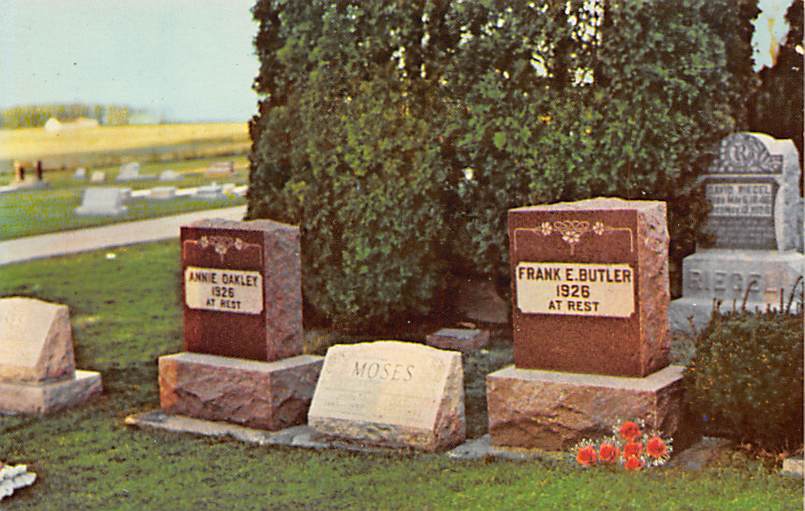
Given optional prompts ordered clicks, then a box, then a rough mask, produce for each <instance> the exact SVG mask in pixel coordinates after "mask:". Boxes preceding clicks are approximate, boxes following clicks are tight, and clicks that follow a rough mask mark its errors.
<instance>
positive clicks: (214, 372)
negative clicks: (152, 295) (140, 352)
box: [159, 352, 323, 431]
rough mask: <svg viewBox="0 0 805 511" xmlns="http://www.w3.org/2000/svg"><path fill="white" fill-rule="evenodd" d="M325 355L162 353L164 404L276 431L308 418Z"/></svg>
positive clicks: (171, 410) (184, 411) (189, 413)
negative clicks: (265, 358)
mask: <svg viewBox="0 0 805 511" xmlns="http://www.w3.org/2000/svg"><path fill="white" fill-rule="evenodd" d="M322 360H323V359H322V357H317V356H313V355H299V356H296V357H291V358H285V359H282V360H277V361H274V362H259V361H256V360H246V359H239V358H231V357H220V356H217V355H207V354H202V353H187V352H182V353H176V354H173V355H166V356H163V357H160V358H159V398H160V404H161V407H162V410H164V411H165V412H166V413H170V414H178V415H187V416H190V417H196V418H199V419H207V420H213V421H226V422H233V423H237V424H242V425H244V426H248V427H252V428H259V429H267V430H271V431H276V430H279V429H283V428H287V427H290V426H295V425H298V424H304V423H305V420H306V418H307V411H308V408H309V406H310V401H311V399H312V398H313V391H314V390H315V387H316V381H317V380H318V377H319V372H320V371H321V366H322Z"/></svg>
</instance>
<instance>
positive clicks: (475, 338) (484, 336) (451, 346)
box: [425, 328, 489, 353]
mask: <svg viewBox="0 0 805 511" xmlns="http://www.w3.org/2000/svg"><path fill="white" fill-rule="evenodd" d="M425 340H426V342H427V343H428V346H433V347H434V348H439V349H443V350H454V351H460V352H462V353H472V352H473V351H477V350H479V349H481V348H483V347H484V346H486V344H487V343H488V342H489V330H478V329H471V328H442V329H441V330H438V331H436V332H434V333H432V334H430V335H428V336H427V337H426V338H425Z"/></svg>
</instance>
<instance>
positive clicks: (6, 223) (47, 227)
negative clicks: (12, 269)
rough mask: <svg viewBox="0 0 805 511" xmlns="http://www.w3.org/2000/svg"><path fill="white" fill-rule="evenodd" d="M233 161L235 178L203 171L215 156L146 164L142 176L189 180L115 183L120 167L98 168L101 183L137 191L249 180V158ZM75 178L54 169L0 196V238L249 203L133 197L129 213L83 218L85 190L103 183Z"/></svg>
mask: <svg viewBox="0 0 805 511" xmlns="http://www.w3.org/2000/svg"><path fill="white" fill-rule="evenodd" d="M231 159H232V160H233V161H234V162H235V169H236V172H235V175H234V176H232V177H228V178H226V179H221V178H220V177H207V176H205V175H204V170H205V169H206V168H207V167H209V165H210V163H212V162H213V161H217V160H218V159H215V158H213V159H205V160H189V161H181V162H171V163H150V164H144V165H143V166H142V168H141V169H140V174H141V175H147V174H153V175H159V173H160V172H162V171H163V170H166V169H173V170H175V171H177V172H179V173H181V174H182V175H183V176H184V179H182V180H180V181H172V182H159V181H158V180H143V181H127V182H120V183H118V182H115V177H116V176H117V173H118V171H119V167H117V166H114V167H99V168H95V169H93V170H103V171H105V172H106V175H107V183H106V184H104V185H102V186H117V187H127V188H132V189H135V190H136V189H141V188H151V187H154V186H176V187H180V188H184V187H192V186H199V185H203V184H208V183H211V182H213V181H217V182H219V183H222V182H232V183H237V184H245V183H246V182H247V181H248V179H247V175H248V170H247V164H248V163H247V161H246V158H245V157H242V156H241V157H237V158H231ZM71 176H72V172H71V171H52V170H49V171H46V173H45V181H46V182H47V183H48V184H49V185H50V186H49V187H48V188H46V189H40V190H22V191H17V192H10V193H3V194H0V240H8V239H14V238H20V237H23V236H32V235H36V234H44V233H49V232H57V231H66V230H71V229H79V228H83V227H92V226H97V225H105V224H110V223H116V222H122V221H128V220H139V219H144V218H154V217H159V216H165V215H171V214H175V213H183V212H188V211H197V210H201V209H212V208H217V207H225V206H233V205H238V204H244V203H245V200H244V199H242V198H237V197H232V198H227V199H222V200H202V199H193V198H190V197H180V198H176V199H172V200H166V201H150V200H148V199H132V200H131V201H129V202H128V203H127V204H126V205H127V207H128V211H127V212H126V214H124V215H120V216H117V217H109V216H78V215H76V214H74V213H73V209H75V208H76V207H78V205H79V204H81V197H82V193H83V190H84V189H85V188H86V187H88V186H101V185H89V184H88V182H87V181H76V180H73V179H72V177H71Z"/></svg>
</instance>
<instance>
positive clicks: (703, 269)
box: [668, 249, 805, 333]
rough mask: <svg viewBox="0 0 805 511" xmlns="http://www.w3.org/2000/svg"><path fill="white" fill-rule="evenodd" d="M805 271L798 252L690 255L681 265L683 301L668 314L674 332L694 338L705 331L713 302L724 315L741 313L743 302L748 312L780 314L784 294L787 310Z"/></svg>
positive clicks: (676, 304) (753, 251)
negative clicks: (789, 300) (774, 312)
mask: <svg viewBox="0 0 805 511" xmlns="http://www.w3.org/2000/svg"><path fill="white" fill-rule="evenodd" d="M804 270H805V255H803V254H801V253H799V252H795V251H788V252H777V251H772V250H722V249H718V250H716V249H714V250H703V251H700V252H696V253H695V254H692V255H689V256H688V257H686V258H685V259H684V260H683V262H682V276H683V277H682V280H683V285H682V295H683V296H682V298H680V299H678V300H674V301H672V302H671V306H670V308H669V311H668V314H669V318H668V319H669V322H670V327H671V330H673V331H675V332H682V333H693V329H694V328H695V329H697V330H700V329H702V328H704V327H705V326H707V323H708V321H709V320H710V316H711V314H712V311H713V299H714V298H717V299H719V300H720V301H721V307H720V309H721V311H722V312H728V311H731V310H732V309H733V307H735V308H736V309H741V307H742V304H743V301H744V296H746V310H749V311H754V310H756V309H757V310H760V311H765V310H766V307H767V306H768V307H771V308H774V309H776V310H779V309H780V290H781V289H782V290H783V298H784V302H785V305H787V304H788V299H789V296H790V295H791V289H792V288H793V286H794V285H795V284H796V282H797V279H798V278H799V277H800V276H801V275H803V271H804ZM750 284H751V285H752V287H751V289H750V292H749V293H748V294H747V293H746V288H747V287H748V286H749V285H750ZM791 310H792V311H795V310H796V300H795V303H794V304H793V305H792V308H791ZM691 324H692V325H693V328H692V326H691Z"/></svg>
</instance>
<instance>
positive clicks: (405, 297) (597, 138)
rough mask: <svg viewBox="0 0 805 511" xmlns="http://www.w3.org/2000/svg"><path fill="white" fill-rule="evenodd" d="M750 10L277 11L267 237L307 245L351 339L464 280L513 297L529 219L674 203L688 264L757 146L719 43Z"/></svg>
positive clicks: (265, 115) (326, 308)
mask: <svg viewBox="0 0 805 511" xmlns="http://www.w3.org/2000/svg"><path fill="white" fill-rule="evenodd" d="M743 3H746V2H743ZM743 3H740V4H735V3H734V2H733V1H732V0H684V1H680V2H649V1H640V0H632V1H629V2H612V1H606V2H605V1H604V0H598V1H590V0H572V1H568V2H552V1H537V2H532V1H525V0H522V1H513V2H500V1H493V0H477V1H468V2H451V1H437V0H412V1H406V2H358V1H348V0H339V1H336V0H330V1H328V0H313V1H309V2H287V1H282V0H259V1H258V2H257V5H256V6H255V8H254V15H255V18H256V19H257V20H258V21H259V22H260V29H259V32H258V35H257V38H256V45H257V50H258V54H259V56H260V59H261V70H260V75H259V76H258V77H257V79H256V80H255V89H256V90H257V91H258V92H260V93H262V94H263V95H264V99H263V100H262V101H261V104H260V111H259V114H258V115H257V116H256V117H255V118H254V119H253V120H252V123H251V135H252V140H253V147H252V152H251V156H250V158H251V174H250V175H251V186H250V189H249V195H248V199H249V213H248V214H249V217H251V218H257V217H272V218H275V219H279V220H284V221H288V222H293V223H299V224H300V225H301V226H302V245H303V246H302V249H303V254H304V274H305V283H304V286H305V296H306V298H307V300H308V301H309V302H310V303H311V304H312V305H313V306H314V307H315V308H316V309H317V310H318V311H320V312H322V313H323V314H324V315H325V316H327V317H329V318H331V319H333V320H334V321H336V322H337V323H339V324H343V325H356V326H357V325H359V324H361V323H363V324H371V323H376V322H378V321H388V320H391V319H395V318H400V317H402V316H405V315H407V314H411V313H420V312H427V310H428V309H429V307H430V304H431V303H432V302H433V299H434V296H435V295H436V294H437V293H438V291H439V290H440V289H441V288H442V286H443V284H444V280H445V275H447V274H448V272H454V273H457V272H458V273H472V274H475V275H479V276H486V277H493V278H496V279H497V280H498V281H501V280H505V279H506V278H508V268H507V266H508V265H507V257H508V255H507V241H506V211H507V209H509V208H511V207H514V206H520V205H524V204H539V203H549V202H556V201H567V200H579V199H584V198H589V197H594V196H598V195H610V196H621V197H624V198H631V199H657V200H665V201H667V202H668V203H669V206H670V207H669V211H670V218H669V225H670V228H671V233H672V248H671V250H672V257H673V258H675V259H677V260H679V259H681V257H683V256H684V255H686V254H687V253H689V252H691V251H692V249H693V245H694V242H695V240H696V237H697V236H698V234H697V233H698V230H699V223H700V222H701V220H702V219H703V218H704V216H705V215H704V211H705V207H706V206H705V203H704V200H703V198H702V194H701V190H700V189H699V188H698V187H697V186H696V184H695V177H696V175H697V173H698V171H699V170H700V168H701V167H702V166H703V165H705V164H706V163H707V162H708V158H709V156H710V155H709V154H708V151H709V150H710V149H711V148H713V147H715V144H716V143H717V142H718V140H719V139H720V138H722V137H723V136H725V135H726V134H728V133H729V132H731V131H733V130H734V129H735V128H738V127H742V126H738V125H737V124H736V121H735V119H736V118H741V114H740V112H737V111H736V110H739V109H741V108H745V107H744V106H742V105H744V104H745V103H744V102H742V101H740V98H741V94H742V92H745V91H744V89H745V87H746V80H744V79H737V78H736V77H735V76H734V73H733V71H732V70H733V68H734V69H738V68H739V67H740V66H737V67H736V66H735V65H734V64H735V61H736V59H737V57H736V56H735V55H743V53H740V52H739V53H735V52H732V53H728V52H727V50H726V46H725V43H724V38H726V37H727V36H724V37H722V36H721V35H720V32H719V31H727V32H729V30H732V29H735V28H736V27H738V26H739V25H740V26H743V25H742V24H745V23H744V22H745V21H746V20H743V19H742V17H741V16H742V15H741V13H742V11H741V10H740V9H739V6H740V5H743ZM729 40H730V41H733V40H734V35H733V34H732V32H729Z"/></svg>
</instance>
